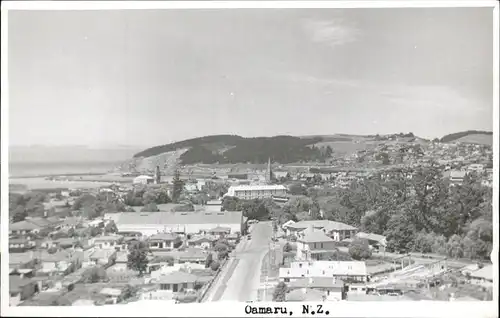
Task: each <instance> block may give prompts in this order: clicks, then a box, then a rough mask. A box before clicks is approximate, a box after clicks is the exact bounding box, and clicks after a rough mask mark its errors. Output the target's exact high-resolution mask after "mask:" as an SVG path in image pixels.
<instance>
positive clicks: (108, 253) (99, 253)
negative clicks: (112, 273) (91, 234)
mask: <svg viewBox="0 0 500 318" xmlns="http://www.w3.org/2000/svg"><path fill="white" fill-rule="evenodd" d="M116 254H117V253H116V250H115V249H111V248H110V249H98V250H96V251H94V252H93V253H92V254H90V255H89V261H90V263H92V264H95V265H103V266H105V267H109V266H111V265H113V264H114V263H115V260H116Z"/></svg>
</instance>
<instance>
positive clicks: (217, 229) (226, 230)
mask: <svg viewBox="0 0 500 318" xmlns="http://www.w3.org/2000/svg"><path fill="white" fill-rule="evenodd" d="M208 232H216V233H220V232H224V233H230V232H231V228H229V227H223V226H217V227H215V228H213V229H211V230H209V231H208Z"/></svg>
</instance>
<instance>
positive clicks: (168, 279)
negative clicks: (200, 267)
mask: <svg viewBox="0 0 500 318" xmlns="http://www.w3.org/2000/svg"><path fill="white" fill-rule="evenodd" d="M197 280H198V276H196V275H193V274H189V273H186V272H183V271H176V272H171V273H169V274H167V275H163V276H161V277H160V278H158V283H159V284H183V283H194V282H196V281H197Z"/></svg>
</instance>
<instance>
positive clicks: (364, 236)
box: [356, 232, 386, 242]
mask: <svg viewBox="0 0 500 318" xmlns="http://www.w3.org/2000/svg"><path fill="white" fill-rule="evenodd" d="M356 237H358V238H361V239H366V240H370V241H377V242H384V241H385V239H386V238H385V236H383V235H380V234H375V233H365V232H358V233H357V234H356Z"/></svg>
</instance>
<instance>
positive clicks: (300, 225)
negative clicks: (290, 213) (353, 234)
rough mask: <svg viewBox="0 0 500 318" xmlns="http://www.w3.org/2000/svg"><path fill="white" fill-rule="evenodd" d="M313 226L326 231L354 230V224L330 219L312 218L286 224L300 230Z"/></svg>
mask: <svg viewBox="0 0 500 318" xmlns="http://www.w3.org/2000/svg"><path fill="white" fill-rule="evenodd" d="M310 226H312V227H314V228H318V229H325V230H327V231H347V230H356V228H355V227H354V226H350V225H348V224H345V223H341V222H335V221H330V220H312V221H300V222H296V223H293V224H288V225H287V227H289V228H292V229H296V230H300V229H306V228H308V227H310Z"/></svg>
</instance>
